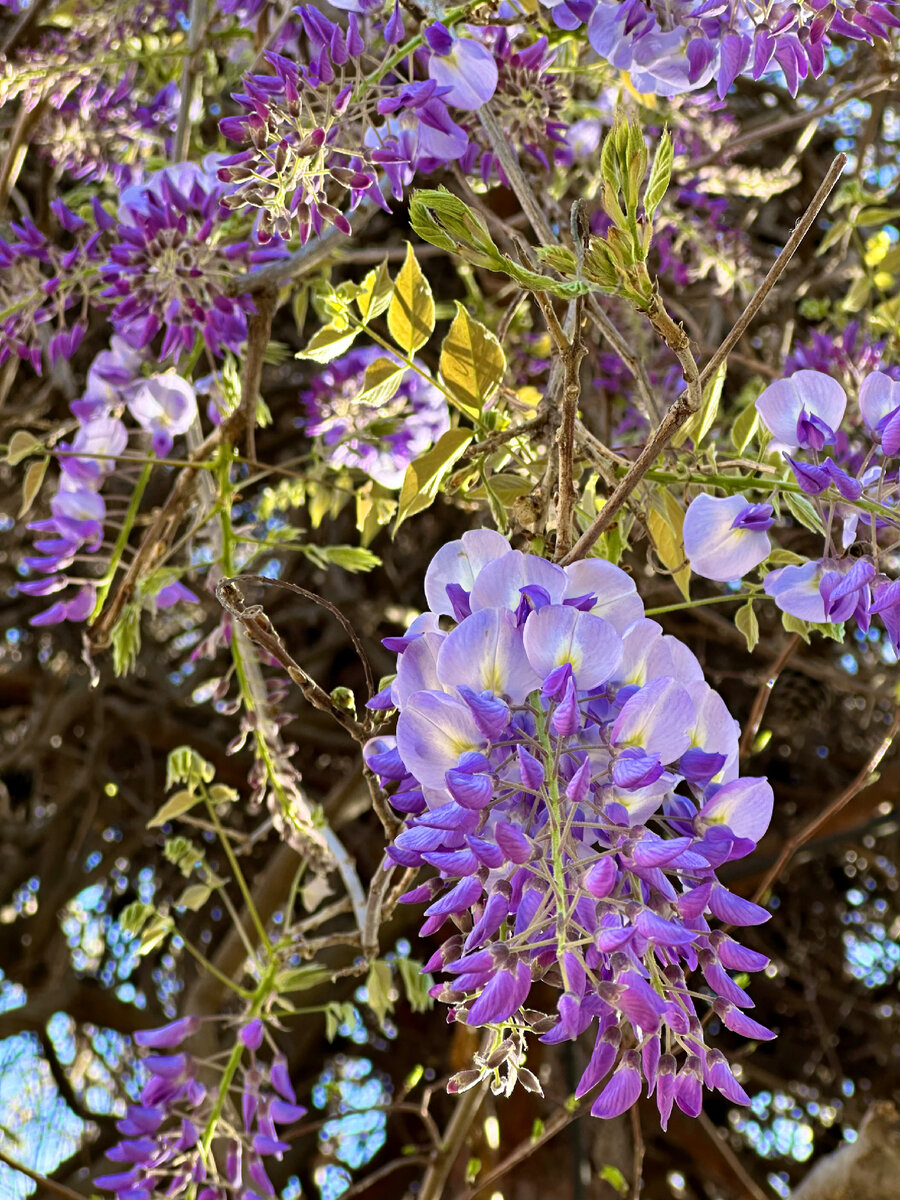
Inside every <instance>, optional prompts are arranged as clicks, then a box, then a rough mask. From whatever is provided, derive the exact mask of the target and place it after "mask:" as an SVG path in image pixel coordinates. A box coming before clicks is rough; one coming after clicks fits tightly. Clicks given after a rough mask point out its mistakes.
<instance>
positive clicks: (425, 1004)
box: [396, 958, 434, 1012]
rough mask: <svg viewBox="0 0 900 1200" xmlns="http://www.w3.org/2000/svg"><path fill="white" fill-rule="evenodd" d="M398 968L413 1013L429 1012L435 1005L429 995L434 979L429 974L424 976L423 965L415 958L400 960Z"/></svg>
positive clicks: (398, 960) (397, 964)
mask: <svg viewBox="0 0 900 1200" xmlns="http://www.w3.org/2000/svg"><path fill="white" fill-rule="evenodd" d="M396 967H397V971H398V973H399V975H400V982H401V983H402V984H403V990H404V992H405V993H406V999H407V1001H408V1002H409V1007H410V1008H411V1009H412V1010H413V1012H428V1011H429V1009H431V1007H432V1006H433V1004H434V1000H433V999H432V997H431V996H429V995H428V989H429V988H430V987H432V986H433V985H434V979H433V978H432V977H431V976H430V975H428V974H425V975H423V974H422V964H421V962H419V961H418V960H417V959H415V958H398V959H397V961H396Z"/></svg>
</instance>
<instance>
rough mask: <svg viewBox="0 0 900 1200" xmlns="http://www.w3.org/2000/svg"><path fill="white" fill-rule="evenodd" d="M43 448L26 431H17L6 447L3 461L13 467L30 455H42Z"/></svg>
mask: <svg viewBox="0 0 900 1200" xmlns="http://www.w3.org/2000/svg"><path fill="white" fill-rule="evenodd" d="M43 453H44V447H43V446H42V445H41V443H40V442H39V441H38V440H37V438H36V437H35V436H34V434H33V433H29V432H28V430H27V429H17V430H16V431H15V433H14V434H13V435H12V436H11V437H10V439H9V442H8V443H7V446H6V455H5V461H6V462H8V463H9V464H10V466H12V467H14V466H15V465H16V464H17V463H20V462H21V461H22V459H23V458H28V456H29V455H30V454H43Z"/></svg>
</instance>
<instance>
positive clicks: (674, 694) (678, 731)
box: [611, 679, 697, 764]
mask: <svg viewBox="0 0 900 1200" xmlns="http://www.w3.org/2000/svg"><path fill="white" fill-rule="evenodd" d="M696 720H697V713H696V710H695V708H694V705H693V703H692V702H691V698H690V696H689V695H688V693H687V691H686V690H685V689H684V687H682V685H681V684H680V683H678V682H677V680H675V679H654V680H653V681H652V682H651V683H648V684H646V685H645V686H644V687H642V688H641V689H640V690H639V691H637V692H635V693H634V695H633V696H630V697H629V698H628V699H627V700H626V701H625V703H624V705H623V706H622V710H621V712H620V713H619V715H618V717H617V718H616V721H615V724H614V725H613V728H612V738H611V740H612V743H613V745H614V746H616V747H625V746H639V747H640V748H641V749H642V750H645V751H646V752H647V753H648V754H657V755H658V756H659V759H660V761H661V762H662V763H664V764H665V763H670V762H674V761H675V760H676V759H677V758H680V757H681V755H682V754H683V753H684V751H685V750H687V748H688V746H689V745H690V737H689V736H688V732H687V731H688V730H689V729H690V728H691V727H692V726H693V725H694V724H695V722H696Z"/></svg>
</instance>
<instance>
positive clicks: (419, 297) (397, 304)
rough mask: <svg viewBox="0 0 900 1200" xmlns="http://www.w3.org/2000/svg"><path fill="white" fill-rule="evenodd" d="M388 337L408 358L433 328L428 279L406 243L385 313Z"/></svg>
mask: <svg viewBox="0 0 900 1200" xmlns="http://www.w3.org/2000/svg"><path fill="white" fill-rule="evenodd" d="M387 323H388V329H389V330H390V332H391V337H392V338H393V339H394V341H395V342H396V343H397V345H398V346H399V347H400V349H401V350H402V351H403V353H404V354H405V355H406V356H407V357H408V358H409V357H412V355H413V354H415V352H416V351H417V350H421V349H422V347H423V346H424V345H425V343H426V342H427V341H428V339H429V338H430V337H431V334H432V331H433V330H434V298H433V297H432V295H431V287H430V286H429V283H428V280H427V279H426V278H425V276H424V275H423V274H422V269H421V267H420V266H419V264H418V262H417V261H416V256H415V254H414V253H413V248H412V246H411V245H410V244H409V242H407V243H406V259H405V261H404V263H403V266H402V268H401V269H400V274H399V275H398V276H397V282H396V283H395V284H394V292H393V295H392V296H391V303H390V307H389V308H388V315H387Z"/></svg>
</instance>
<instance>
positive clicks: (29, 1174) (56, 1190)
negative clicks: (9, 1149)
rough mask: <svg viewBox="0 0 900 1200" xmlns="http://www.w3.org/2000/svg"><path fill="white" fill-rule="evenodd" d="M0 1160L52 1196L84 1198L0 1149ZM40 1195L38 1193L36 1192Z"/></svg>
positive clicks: (69, 1198) (79, 1199)
mask: <svg viewBox="0 0 900 1200" xmlns="http://www.w3.org/2000/svg"><path fill="white" fill-rule="evenodd" d="M0 1162H2V1163H4V1164H5V1165H6V1166H7V1167H10V1168H11V1169H12V1170H13V1171H18V1172H19V1174H20V1175H24V1176H26V1178H28V1179H30V1180H31V1182H32V1183H36V1184H37V1185H38V1187H42V1188H46V1189H47V1191H48V1192H52V1193H53V1195H54V1196H62V1197H63V1200H84V1196H83V1195H82V1194H81V1193H80V1192H73V1191H72V1189H71V1188H68V1187H66V1186H65V1184H63V1183H57V1182H56V1180H54V1179H48V1178H47V1176H46V1175H39V1174H38V1173H37V1171H32V1169H31V1167H26V1166H25V1165H24V1164H23V1163H20V1162H17V1161H16V1160H15V1159H14V1158H10V1157H9V1155H8V1154H4V1153H3V1151H2V1150H0ZM38 1195H40V1193H38Z"/></svg>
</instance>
